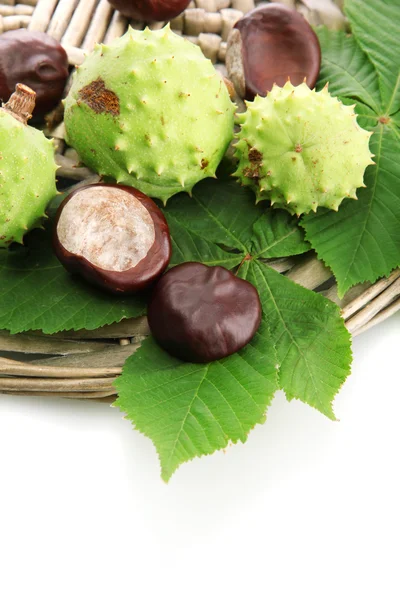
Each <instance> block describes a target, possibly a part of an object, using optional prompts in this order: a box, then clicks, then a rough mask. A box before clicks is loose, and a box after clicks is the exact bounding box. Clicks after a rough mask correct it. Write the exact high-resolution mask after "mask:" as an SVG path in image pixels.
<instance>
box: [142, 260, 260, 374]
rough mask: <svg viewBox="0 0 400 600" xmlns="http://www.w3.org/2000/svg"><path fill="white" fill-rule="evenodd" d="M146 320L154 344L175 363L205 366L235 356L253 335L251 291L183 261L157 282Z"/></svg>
mask: <svg viewBox="0 0 400 600" xmlns="http://www.w3.org/2000/svg"><path fill="white" fill-rule="evenodd" d="M147 318H148V321H149V326H150V330H151V332H152V334H153V336H154V338H155V339H156V341H157V342H158V343H159V344H160V346H162V347H163V348H164V349H165V350H166V351H167V352H169V353H170V354H172V355H174V356H177V357H178V358H180V359H181V360H186V361H190V362H198V363H205V362H211V361H213V360H218V359H220V358H224V357H225V356H229V355H230V354H233V353H234V352H237V351H238V350H240V349H241V348H243V346H245V345H246V344H247V343H248V342H249V341H250V340H251V339H252V337H253V336H254V334H255V333H256V331H257V329H258V327H259V325H260V322H261V304H260V299H259V297H258V292H257V290H256V288H255V287H254V286H253V285H252V284H251V283H249V282H248V281H244V280H243V279H240V278H239V277H236V275H234V274H233V273H231V272H230V271H228V270H227V269H224V268H223V267H207V266H206V265H203V264H201V263H196V262H187V263H183V264H181V265H178V266H177V267H173V268H172V269H171V270H170V271H168V272H167V273H165V275H163V276H162V277H161V279H160V280H159V281H158V282H157V284H156V286H155V288H154V290H153V294H152V297H151V299H150V302H149V306H148V313H147Z"/></svg>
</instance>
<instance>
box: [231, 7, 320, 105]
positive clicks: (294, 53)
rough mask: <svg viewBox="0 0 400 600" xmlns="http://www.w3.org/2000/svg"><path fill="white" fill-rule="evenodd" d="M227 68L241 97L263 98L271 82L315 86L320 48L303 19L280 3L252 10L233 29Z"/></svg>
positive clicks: (248, 98) (314, 35) (280, 84)
mask: <svg viewBox="0 0 400 600" xmlns="http://www.w3.org/2000/svg"><path fill="white" fill-rule="evenodd" d="M226 66H227V69H228V74H229V77H230V79H231V80H232V82H233V83H234V85H235V88H236V91H237V93H238V94H239V96H240V97H241V98H246V99H247V100H253V98H254V97H255V96H256V95H257V94H258V95H259V96H266V94H267V92H269V91H270V90H271V89H272V86H273V84H274V83H276V84H277V85H279V86H283V85H284V84H285V83H286V81H287V80H288V78H290V81H291V82H292V84H293V85H300V83H302V82H303V81H304V80H305V81H306V83H307V85H308V86H309V87H310V88H313V87H314V86H315V84H316V81H317V78H318V74H319V70H320V66H321V49H320V46H319V42H318V38H317V36H316V34H315V33H314V31H313V30H312V28H311V26H310V25H309V24H308V23H307V21H306V20H305V18H304V17H303V16H302V15H301V14H300V13H299V12H297V11H296V10H293V9H291V8H289V7H287V6H285V5H282V4H275V3H271V4H267V5H263V6H260V7H258V8H255V9H254V10H252V11H250V12H249V13H247V14H246V15H245V16H244V17H243V18H242V19H240V20H239V21H238V22H237V23H236V24H235V26H234V28H233V30H232V32H231V34H230V36H229V39H228V44H227V51H226Z"/></svg>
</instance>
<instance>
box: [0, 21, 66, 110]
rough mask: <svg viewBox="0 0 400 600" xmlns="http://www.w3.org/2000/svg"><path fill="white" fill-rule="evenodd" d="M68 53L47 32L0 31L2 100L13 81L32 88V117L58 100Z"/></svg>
mask: <svg viewBox="0 0 400 600" xmlns="http://www.w3.org/2000/svg"><path fill="white" fill-rule="evenodd" d="M68 74H69V71H68V57H67V54H66V52H65V50H64V48H63V47H62V46H60V44H59V43H58V42H57V41H56V40H55V39H54V38H52V37H51V36H49V35H47V33H42V32H40V31H28V30H27V29H16V30H14V31H7V32H6V33H3V34H2V35H0V98H1V99H2V100H3V102H6V101H7V100H8V99H9V97H10V96H11V94H12V93H13V91H14V89H15V86H16V84H17V83H19V82H22V83H24V84H25V85H27V86H28V87H30V88H32V89H33V90H34V91H35V92H36V107H35V110H34V112H33V116H34V117H42V116H43V115H45V114H46V113H48V112H50V111H51V110H52V109H53V108H55V106H57V104H58V103H59V102H60V100H61V99H62V96H63V92H64V87H65V83H66V81H67V78H68Z"/></svg>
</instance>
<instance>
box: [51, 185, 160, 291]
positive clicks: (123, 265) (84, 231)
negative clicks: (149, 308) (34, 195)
mask: <svg viewBox="0 0 400 600" xmlns="http://www.w3.org/2000/svg"><path fill="white" fill-rule="evenodd" d="M53 248H54V252H55V254H56V256H57V258H58V259H59V261H60V262H61V263H62V264H63V265H64V267H65V268H66V269H67V270H68V271H70V272H71V273H78V274H80V275H81V276H82V277H84V278H85V279H86V280H87V281H89V282H91V283H93V284H95V285H97V286H98V287H101V288H103V289H105V290H107V291H110V292H113V293H116V294H118V293H134V292H138V291H140V290H143V289H144V288H146V287H148V286H150V285H151V284H152V283H154V282H155V281H156V280H157V278H158V277H160V275H161V274H162V273H163V271H164V270H165V269H166V267H167V266H168V263H169V260H170V257H171V239H170V235H169V228H168V224H167V221H166V220H165V217H164V215H163V213H162V212H161V210H160V209H159V208H158V206H157V205H156V204H155V203H154V202H153V200H151V199H150V198H149V197H148V196H146V195H145V194H142V192H139V190H136V189H135V188H132V187H128V186H122V185H111V184H104V183H100V184H95V185H86V186H84V187H81V188H79V189H77V190H75V191H74V192H72V193H71V194H70V195H69V196H67V197H66V198H65V200H64V201H63V202H62V203H61V204H60V207H59V208H58V211H57V214H56V218H55V223H54V230H53Z"/></svg>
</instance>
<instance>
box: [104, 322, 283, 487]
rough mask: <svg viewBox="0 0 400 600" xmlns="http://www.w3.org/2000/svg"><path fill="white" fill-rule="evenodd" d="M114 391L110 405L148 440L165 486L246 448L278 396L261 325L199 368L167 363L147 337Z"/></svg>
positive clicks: (265, 332) (267, 341) (169, 360)
mask: <svg viewBox="0 0 400 600" xmlns="http://www.w3.org/2000/svg"><path fill="white" fill-rule="evenodd" d="M116 388H117V390H118V400H117V401H116V403H115V405H116V406H118V407H119V408H120V409H121V410H122V411H123V412H125V413H126V414H127V416H128V418H129V419H130V420H131V421H132V422H133V424H134V425H135V427H136V429H138V430H139V431H141V432H142V433H144V434H145V435H147V436H148V437H149V438H151V440H152V441H153V443H154V445H155V446H156V448H157V452H158V454H159V457H160V462H161V468H162V478H163V479H164V480H165V481H168V480H169V478H170V477H171V475H172V474H173V473H174V471H175V470H176V469H177V467H178V466H179V465H180V464H182V463H183V462H186V461H188V460H191V459H193V458H195V457H196V456H203V455H206V454H212V453H213V452H215V450H219V449H221V448H225V447H226V446H227V444H228V443H229V441H231V442H233V443H235V442H237V441H241V442H245V441H246V439H247V436H248V433H249V431H250V430H251V429H252V428H253V427H254V426H255V425H256V424H257V423H263V422H264V421H265V414H266V410H267V407H268V405H269V404H270V402H271V400H272V397H273V395H274V393H275V391H276V389H277V371H276V357H275V351H274V347H273V345H272V343H271V339H270V336H269V333H268V328H267V326H266V325H265V324H262V325H261V327H260V329H259V331H258V332H257V334H256V335H255V337H254V338H253V340H252V341H251V342H250V344H248V345H247V346H246V348H244V349H243V350H241V351H240V352H238V353H236V354H234V355H232V356H230V357H228V358H225V359H223V360H219V361H216V362H213V363H210V364H205V365H204V364H193V363H184V362H181V361H179V360H178V359H175V358H172V357H171V356H169V355H168V354H167V353H166V352H164V351H163V350H161V348H159V346H157V344H156V343H155V342H154V341H153V340H152V339H151V338H149V339H147V340H146V341H145V342H144V343H143V344H142V346H141V348H140V349H139V350H138V351H137V352H136V353H135V354H134V355H132V356H131V357H130V358H129V359H128V360H127V362H126V363H125V366H124V369H123V374H122V376H121V377H119V378H118V379H117V381H116Z"/></svg>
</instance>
